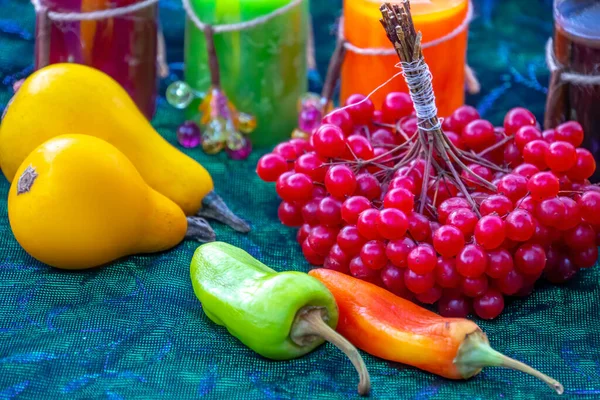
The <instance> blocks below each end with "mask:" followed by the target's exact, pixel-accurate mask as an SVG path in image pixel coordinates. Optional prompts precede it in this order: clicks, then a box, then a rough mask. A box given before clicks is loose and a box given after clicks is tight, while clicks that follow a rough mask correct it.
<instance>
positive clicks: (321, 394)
mask: <svg viewBox="0 0 600 400" xmlns="http://www.w3.org/2000/svg"><path fill="white" fill-rule="evenodd" d="M312 3H313V4H312V6H313V7H312V8H313V15H314V23H315V29H316V32H317V43H319V45H318V48H317V57H318V60H319V68H320V70H321V74H323V71H324V69H325V68H326V64H327V60H328V57H329V55H330V54H331V51H332V47H333V36H332V34H333V32H334V28H333V27H334V23H335V20H336V18H337V17H338V16H339V14H340V6H341V4H340V3H341V1H340V0H335V1H334V0H327V1H324V0H314V1H312ZM475 6H476V16H477V19H476V21H475V22H474V23H473V24H472V29H471V34H470V47H469V62H470V64H471V65H472V66H473V68H474V69H475V70H476V71H477V73H478V76H479V78H480V79H481V82H482V85H483V90H482V92H481V94H480V95H478V96H474V97H469V98H468V102H469V103H470V104H473V105H475V106H476V107H477V108H478V109H479V111H480V112H481V114H482V115H483V116H485V117H486V118H489V119H491V120H492V121H493V122H494V123H500V122H501V120H502V117H503V114H504V113H505V112H506V111H507V110H508V109H509V108H511V107H514V106H517V105H525V106H527V107H529V108H531V109H532V110H533V111H534V112H535V113H536V115H537V116H538V118H539V117H541V115H542V113H543V107H544V98H545V95H546V86H547V79H548V75H547V72H546V69H545V65H544V57H543V49H544V44H545V41H546V40H547V38H548V36H549V35H550V34H551V31H552V23H551V1H550V0H527V1H526V0H478V1H475ZM160 8H161V9H160V11H161V20H162V23H163V27H164V30H165V34H166V38H167V43H168V47H169V61H170V62H171V67H172V72H173V73H172V76H171V77H170V78H169V79H168V80H167V81H166V82H163V83H162V91H163V92H164V88H165V86H166V84H167V83H168V82H170V81H173V80H174V79H177V76H181V72H182V54H183V51H182V41H183V12H182V9H181V5H180V4H179V2H178V1H176V0H161V6H160ZM0 10H2V13H0V80H1V85H0V86H1V87H0V104H1V105H2V106H4V105H5V104H6V103H7V101H8V100H9V97H10V95H11V85H12V83H13V82H14V81H15V80H17V79H20V78H22V77H24V76H26V75H28V74H29V73H30V72H31V70H32V66H31V64H32V54H33V39H34V19H33V11H32V7H31V6H30V5H29V2H28V1H27V0H0ZM11 18H12V19H11ZM249 67H251V66H249ZM321 76H322V75H321ZM312 83H313V84H314V85H318V79H316V77H315V79H313V82H312ZM82 106H84V105H82ZM32 112H35V111H34V110H32ZM182 118H183V115H182V114H181V113H180V112H177V111H175V110H173V109H171V108H169V107H168V106H167V105H166V102H165V101H164V98H161V99H160V103H159V108H158V112H157V114H156V118H155V119H154V121H153V123H154V125H155V127H156V128H157V129H158V131H159V132H160V133H161V134H162V135H164V136H165V137H166V138H167V139H168V140H169V141H170V142H171V143H173V144H176V141H175V134H174V133H175V129H176V127H177V126H178V124H179V123H181V122H182ZM274 118H276V116H274ZM82 133H85V132H82ZM186 153H187V154H190V155H191V156H193V157H194V158H196V159H197V160H199V161H201V162H202V163H203V164H204V165H205V166H206V167H207V168H208V170H209V171H210V172H211V174H212V175H213V177H214V179H215V182H216V188H217V191H218V192H219V193H220V194H221V195H222V196H223V197H224V198H225V200H226V201H227V202H228V203H229V204H230V205H231V207H232V209H233V210H234V211H235V212H237V213H238V214H240V215H243V216H244V217H246V218H247V219H248V220H249V221H251V223H252V226H253V231H252V232H251V233H250V234H248V235H241V234H236V233H234V232H232V231H231V230H229V229H226V228H224V227H222V226H219V225H216V224H215V229H216V232H217V234H218V236H219V239H220V240H223V241H226V242H229V243H232V244H234V245H237V246H239V247H242V248H244V249H246V250H247V251H249V252H250V253H251V254H252V255H254V256H255V257H257V258H259V259H260V260H261V261H263V262H265V263H266V264H268V265H270V266H273V267H274V268H276V269H278V270H286V269H296V270H302V271H307V270H308V268H309V266H308V264H307V263H306V262H305V261H304V259H303V257H302V254H301V252H300V249H299V246H298V245H297V244H296V242H295V239H294V237H295V232H294V231H293V230H292V229H288V228H285V227H283V226H282V225H280V224H279V223H278V221H277V216H276V209H277V205H278V201H277V196H276V195H275V191H274V188H273V186H272V185H270V184H265V183H263V182H261V181H260V180H259V179H258V178H257V177H256V176H255V175H254V173H253V170H254V166H255V164H256V161H257V159H258V157H259V156H260V152H255V153H254V154H253V155H252V157H251V158H250V159H249V160H247V161H243V162H239V161H230V160H228V159H227V158H226V157H225V156H224V155H220V156H216V157H211V156H207V155H204V154H203V153H202V152H201V151H200V150H199V149H195V150H189V151H186ZM8 187H9V185H8V183H7V182H6V181H5V180H4V178H1V179H0V247H1V249H2V250H1V253H0V399H13V398H15V399H21V398H23V399H41V398H50V399H62V398H68V399H91V398H100V399H149V398H173V399H187V398H200V397H205V398H207V399H265V398H267V399H309V398H310V399H345V398H354V397H356V394H355V393H356V383H357V378H356V376H355V372H354V370H353V368H352V366H351V364H350V362H349V361H348V360H347V359H346V358H345V357H344V356H343V355H342V354H341V353H340V352H339V351H337V350H336V349H335V348H334V347H333V346H331V345H324V346H322V347H321V348H319V349H318V350H316V351H315V352H314V353H312V354H309V355H307V356H305V357H303V358H301V359H297V360H292V361H284V362H272V361H268V360H265V359H263V358H261V357H260V356H258V355H256V354H254V353H253V352H252V351H250V350H249V349H247V348H245V347H244V346H242V345H241V344H240V343H239V342H238V341H237V340H236V339H235V338H233V337H231V336H230V335H229V334H228V333H227V332H226V331H225V329H223V328H221V327H218V326H216V325H215V324H213V323H211V322H210V321H209V320H208V318H207V317H206V316H205V315H204V313H203V312H202V307H201V305H200V303H199V302H198V301H197V299H196V298H195V297H194V293H193V291H192V286H191V283H190V278H189V262H190V259H191V257H192V254H193V252H194V249H195V248H196V243H193V242H185V243H183V244H181V245H179V246H178V247H177V248H175V249H173V250H171V251H168V252H164V253H162V254H157V255H152V256H136V257H128V258H127V259H124V260H121V261H119V262H116V263H114V264H112V265H110V266H107V267H104V268H100V269H96V270H92V271H84V272H64V271H59V270H56V269H52V268H49V267H47V266H44V265H42V264H40V263H39V262H37V261H35V260H33V259H32V258H31V257H29V256H28V255H27V254H26V253H25V252H24V251H23V250H22V249H21V248H20V247H19V245H18V244H17V242H16V241H15V239H14V238H13V235H12V234H11V231H10V226H9V223H8V220H7V213H6V201H5V199H6V195H7V191H8ZM49 212H51V210H49ZM599 276H600V273H599V272H598V270H588V271H583V272H581V273H580V274H579V275H578V276H577V278H576V279H575V280H573V281H572V282H571V283H569V284H568V285H565V286H563V287H554V286H550V285H547V284H540V285H539V287H538V288H537V289H536V291H535V292H534V293H533V294H532V295H531V296H529V297H527V298H523V299H516V300H512V301H510V302H509V304H508V305H507V307H506V310H505V311H504V313H503V314H502V316H501V317H499V318H498V319H497V320H496V321H492V322H484V321H478V322H479V323H480V325H481V326H482V327H483V329H484V330H485V331H486V332H487V333H488V335H489V337H490V340H491V343H492V345H493V346H494V347H495V348H497V349H498V350H500V351H502V352H504V353H506V354H508V355H510V356H512V357H515V358H517V359H519V360H522V361H524V362H526V363H528V364H531V365H532V366H534V367H535V368H538V369H540V370H542V371H543V372H546V373H548V374H550V375H552V376H553V377H555V378H557V379H558V380H559V381H561V382H562V383H563V384H564V385H565V388H566V396H565V397H568V398H576V399H588V398H589V399H592V398H598V397H600V333H599V332H598V330H599V328H600V310H599V307H598V303H599V299H600V289H599V288H598V278H599ZM365 359H366V362H367V365H368V367H369V370H370V373H371V378H372V383H373V392H372V397H373V398H376V399H419V400H422V399H517V398H520V399H534V398H539V399H545V398H551V397H553V396H554V395H553V394H552V392H551V390H550V389H548V388H547V387H546V386H544V385H543V384H541V383H540V382H538V381H537V380H535V379H534V378H531V377H529V376H526V375H524V374H521V373H517V372H513V371H509V370H502V369H499V368H489V369H486V370H485V371H484V372H483V373H482V374H480V375H479V376H477V377H475V378H474V379H471V380H469V381H466V382H453V381H449V380H446V379H443V378H440V377H437V376H434V375H432V374H429V373H425V372H421V371H419V370H416V369H414V368H411V367H407V366H403V365H400V364H396V363H392V362H386V361H384V360H380V359H376V358H374V357H371V356H368V355H365Z"/></svg>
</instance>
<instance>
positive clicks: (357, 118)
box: [345, 94, 375, 125]
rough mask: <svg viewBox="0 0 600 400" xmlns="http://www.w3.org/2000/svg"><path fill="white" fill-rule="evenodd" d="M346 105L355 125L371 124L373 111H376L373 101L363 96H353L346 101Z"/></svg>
mask: <svg viewBox="0 0 600 400" xmlns="http://www.w3.org/2000/svg"><path fill="white" fill-rule="evenodd" d="M345 105H346V107H347V108H346V111H348V113H349V114H350V117H351V118H352V122H353V123H354V125H368V124H370V123H371V118H373V111H375V106H374V105H373V102H372V101H371V99H369V98H367V97H366V96H364V95H362V94H353V95H351V96H350V97H348V98H347V99H346V103H345ZM348 106H350V107H348Z"/></svg>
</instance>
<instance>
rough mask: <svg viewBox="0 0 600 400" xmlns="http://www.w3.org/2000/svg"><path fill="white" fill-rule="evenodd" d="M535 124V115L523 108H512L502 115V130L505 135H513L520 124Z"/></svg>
mask: <svg viewBox="0 0 600 400" xmlns="http://www.w3.org/2000/svg"><path fill="white" fill-rule="evenodd" d="M535 125H536V120H535V116H534V115H533V114H532V113H531V111H529V110H527V109H525V108H521V107H517V108H513V109H512V110H510V111H509V112H508V113H507V114H506V116H505V117H504V132H505V133H506V134H507V135H514V134H515V133H517V131H518V130H519V128H521V127H522V126H535Z"/></svg>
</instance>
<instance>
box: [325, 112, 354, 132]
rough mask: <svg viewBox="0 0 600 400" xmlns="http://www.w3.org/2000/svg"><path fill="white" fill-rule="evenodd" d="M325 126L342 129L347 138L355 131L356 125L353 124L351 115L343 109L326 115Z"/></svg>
mask: <svg viewBox="0 0 600 400" xmlns="http://www.w3.org/2000/svg"><path fill="white" fill-rule="evenodd" d="M323 125H335V126H337V127H338V128H340V129H341V131H342V132H343V134H344V135H346V136H348V135H350V134H351V133H352V131H353V130H354V124H353V123H352V118H351V117H350V113H349V112H348V111H346V110H344V109H341V108H338V109H336V110H334V111H333V112H331V113H329V115H326V116H325V118H323ZM323 125H321V126H323Z"/></svg>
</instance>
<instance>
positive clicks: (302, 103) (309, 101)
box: [298, 92, 321, 112]
mask: <svg viewBox="0 0 600 400" xmlns="http://www.w3.org/2000/svg"><path fill="white" fill-rule="evenodd" d="M319 104H321V96H320V95H318V94H316V93H310V92H308V93H305V94H303V95H302V97H300V99H299V100H298V112H300V111H302V109H303V108H305V107H307V106H314V107H317V108H318V107H319Z"/></svg>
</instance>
